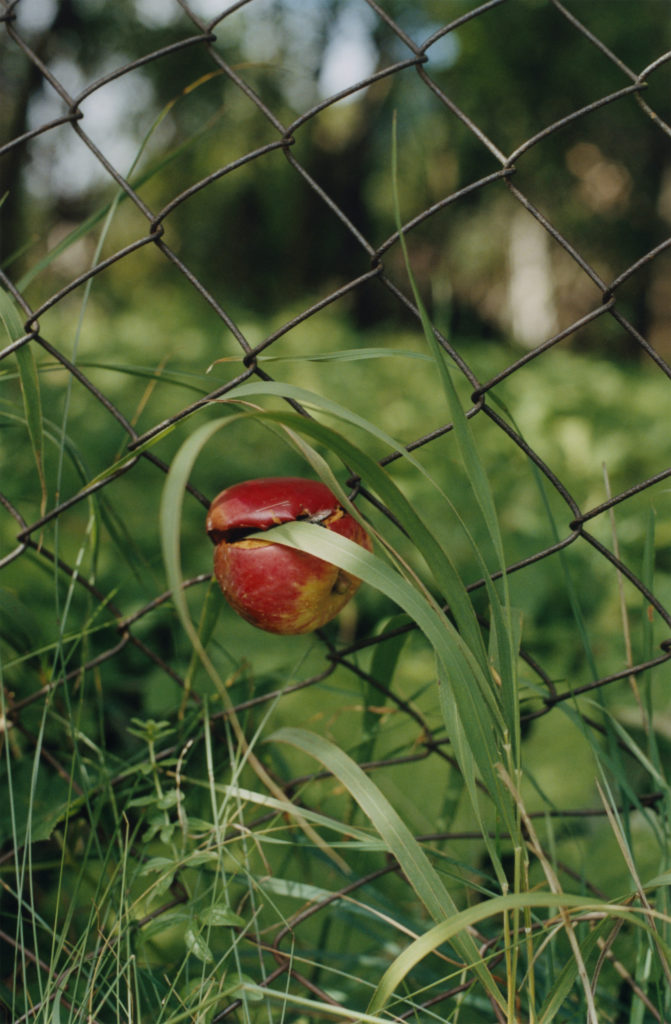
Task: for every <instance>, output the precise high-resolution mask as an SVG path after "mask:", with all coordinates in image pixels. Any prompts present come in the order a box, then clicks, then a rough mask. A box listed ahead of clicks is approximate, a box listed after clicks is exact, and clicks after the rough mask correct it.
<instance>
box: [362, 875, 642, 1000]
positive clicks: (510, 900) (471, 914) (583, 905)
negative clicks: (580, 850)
mask: <svg viewBox="0 0 671 1024" xmlns="http://www.w3.org/2000/svg"><path fill="white" fill-rule="evenodd" d="M558 906H562V907H566V908H575V909H576V910H580V911H582V912H584V913H587V912H593V913H602V914H605V915H607V916H609V917H613V918H614V917H623V918H625V919H626V920H627V921H629V922H632V923H636V924H638V925H639V926H640V927H642V928H647V927H648V926H647V925H646V923H645V922H644V921H641V920H640V918H638V919H637V918H636V916H635V914H634V913H633V911H632V908H631V907H628V906H623V905H617V904H615V905H614V904H608V903H603V902H601V901H599V900H595V899H588V898H587V897H585V896H580V895H578V894H574V893H544V892H527V893H514V894H510V895H508V896H493V897H492V898H491V899H488V900H485V901H483V902H482V903H478V904H477V905H476V906H474V907H468V909H466V910H462V911H460V912H459V913H458V914H456V915H455V916H454V917H452V918H451V919H450V920H448V921H442V922H440V923H439V924H437V925H435V926H434V927H433V928H431V929H429V931H428V932H425V933H424V935H421V936H420V937H419V938H418V939H415V941H414V942H412V943H410V945H409V946H408V947H407V948H406V949H405V950H404V951H403V952H402V953H401V954H400V955H399V956H398V957H397V958H396V960H394V962H393V963H392V964H391V966H390V967H388V968H387V970H386V971H385V973H384V974H383V976H382V978H381V980H380V983H379V985H378V987H377V989H376V992H375V995H374V996H373V998H372V1000H371V1001H370V1003H369V1005H368V1012H369V1013H372V1014H377V1013H380V1011H381V1010H382V1009H383V1008H384V1006H385V1005H386V1003H387V1002H388V1001H389V999H390V998H391V997H392V995H393V993H394V992H395V991H396V989H397V988H398V986H399V985H400V984H401V983H402V981H403V979H404V978H405V977H406V976H407V975H408V974H409V972H410V971H411V970H412V969H413V968H414V967H416V966H417V964H419V963H420V962H421V961H422V960H423V959H424V957H426V956H428V955H429V954H430V953H432V952H433V951H434V950H436V949H438V948H439V947H440V946H441V945H442V944H443V943H444V942H454V936H455V935H458V934H459V933H460V932H461V931H463V930H465V929H467V928H472V927H474V926H475V925H477V924H479V923H480V922H481V921H486V920H487V919H488V918H491V917H496V916H497V915H502V914H505V913H507V912H510V911H512V910H515V909H520V910H521V909H524V908H526V907H529V908H531V907H534V908H550V909H553V908H555V907H558Z"/></svg>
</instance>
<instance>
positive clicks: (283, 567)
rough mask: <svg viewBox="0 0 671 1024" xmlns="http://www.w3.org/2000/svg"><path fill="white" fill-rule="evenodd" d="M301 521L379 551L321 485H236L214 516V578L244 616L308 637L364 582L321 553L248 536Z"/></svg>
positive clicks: (282, 480)
mask: <svg viewBox="0 0 671 1024" xmlns="http://www.w3.org/2000/svg"><path fill="white" fill-rule="evenodd" d="M296 519H302V520H308V521H312V522H317V523H319V524H320V525H321V526H323V527H325V528H326V529H327V530H333V531H334V533H339V534H340V535H341V536H343V537H348V538H349V539H350V540H353V541H356V542H357V544H361V545H362V547H364V548H366V549H367V550H368V551H370V550H372V547H371V542H370V538H369V536H368V534H367V533H366V531H365V530H364V528H363V527H362V526H360V525H359V523H358V522H357V521H356V519H354V518H353V517H352V516H350V515H349V514H348V513H347V512H345V511H344V509H342V508H341V507H340V505H339V504H338V501H337V499H336V497H335V496H334V495H333V494H332V493H331V491H330V490H329V488H328V487H327V486H326V485H325V484H323V483H321V482H320V481H318V480H303V479H301V478H300V477H291V476H289V477H266V478H265V479H261V480H247V481H245V482H244V483H239V484H233V486H232V487H228V488H227V489H226V490H225V491H222V492H221V494H218V495H217V497H216V498H215V499H214V501H213V502H212V504H211V505H210V510H209V512H208V514H207V532H208V534H209V535H210V539H211V540H212V542H213V543H214V544H215V545H216V547H215V552H214V574H215V576H216V578H217V580H218V582H219V585H220V586H221V589H222V591H223V592H224V596H225V597H226V599H227V601H228V602H229V604H230V605H231V607H233V608H234V609H235V611H236V612H238V614H239V615H241V616H242V617H243V619H246V620H247V621H248V622H251V623H252V624H253V625H254V626H259V627H260V628H261V629H265V630H267V631H268V632H270V633H285V634H289V633H309V632H310V631H311V630H313V629H319V627H320V626H323V625H324V624H325V623H326V622H329V621H330V620H331V619H332V618H333V617H334V616H335V615H337V614H338V612H339V611H340V610H341V608H343V607H344V606H345V605H346V604H347V602H348V601H349V599H350V598H351V597H352V595H353V594H354V592H355V591H356V589H357V588H358V586H359V583H360V582H361V581H360V580H359V579H357V578H356V576H352V575H351V574H350V573H348V572H344V571H343V570H342V569H338V568H337V566H335V565H331V563H330V562H325V561H323V559H321V558H315V556H314V555H308V554H306V553H305V552H303V551H296V550H295V549H294V548H290V547H287V546H286V545H283V544H274V543H273V542H272V541H271V540H267V541H266V540H260V539H253V540H252V539H250V538H249V534H251V533H257V532H258V531H260V530H271V529H272V527H273V526H277V525H279V524H280V523H290V522H293V521H294V520H296Z"/></svg>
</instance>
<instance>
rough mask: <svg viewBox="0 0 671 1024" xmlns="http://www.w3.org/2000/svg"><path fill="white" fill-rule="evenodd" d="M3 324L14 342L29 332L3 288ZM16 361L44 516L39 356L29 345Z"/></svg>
mask: <svg viewBox="0 0 671 1024" xmlns="http://www.w3.org/2000/svg"><path fill="white" fill-rule="evenodd" d="M0 322H2V326H3V327H4V329H5V333H6V334H7V337H8V338H9V342H10V344H11V342H12V341H16V340H17V339H18V338H21V337H22V336H23V335H24V334H25V331H24V329H23V323H22V321H21V318H20V316H19V313H18V310H17V308H16V305H15V303H14V300H13V299H12V297H11V296H10V295H9V294H8V293H7V292H6V291H5V290H4V289H2V288H0ZM16 361H17V363H18V367H19V378H20V381H21V394H22V396H23V408H24V412H25V416H26V426H27V427H28V436H29V437H30V444H31V447H32V449H33V456H34V458H35V465H36V466H37V475H38V477H39V481H40V491H41V494H42V500H41V513H42V514H44V511H45V509H46V505H47V483H46V477H45V474H44V433H43V425H42V396H41V394H40V382H39V377H38V374H37V363H36V362H35V353H34V351H33V348H32V346H31V344H30V342H28V343H27V344H25V345H21V347H20V348H18V349H17V350H16Z"/></svg>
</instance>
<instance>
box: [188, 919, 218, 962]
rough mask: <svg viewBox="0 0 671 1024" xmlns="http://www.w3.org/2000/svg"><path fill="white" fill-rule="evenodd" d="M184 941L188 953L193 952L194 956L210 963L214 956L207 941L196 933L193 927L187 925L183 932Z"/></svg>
mask: <svg viewBox="0 0 671 1024" xmlns="http://www.w3.org/2000/svg"><path fill="white" fill-rule="evenodd" d="M184 943H185V945H186V948H187V950H188V952H189V953H193V955H194V956H195V957H198V959H199V960H202V961H203V963H205V964H209V963H212V961H213V960H214V957H213V955H212V950H211V949H210V947H209V946H208V944H207V942H205V940H204V939H203V938H201V936H200V935H198V934H197V933H196V932H195V931H194V929H193V928H192V927H191V926H189V927H188V928H187V929H186V931H185V932H184Z"/></svg>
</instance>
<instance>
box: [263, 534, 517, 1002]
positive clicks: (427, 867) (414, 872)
mask: <svg viewBox="0 0 671 1024" xmlns="http://www.w3.org/2000/svg"><path fill="white" fill-rule="evenodd" d="M304 525H305V524H304ZM316 529H319V527H316ZM270 741H271V742H273V743H288V744H290V745H291V746H293V747H296V748H297V749H299V750H302V751H303V752H304V753H306V754H309V755H310V756H311V757H314V758H315V760H317V761H319V762H320V763H321V764H323V765H324V767H325V768H327V769H328V771H330V772H331V773H332V774H333V775H334V776H335V777H336V778H337V779H338V780H339V781H340V782H341V783H342V784H343V785H344V786H346V787H347V789H348V790H349V792H350V793H351V794H352V796H353V798H354V799H355V800H356V802H357V803H358V805H359V807H360V808H361V810H362V811H363V812H364V813H365V814H366V815H367V817H368V818H370V820H371V822H372V823H373V826H374V827H375V829H376V830H377V831H378V832H379V834H380V835H381V837H382V838H383V840H384V841H385V843H386V844H387V847H388V849H389V851H390V853H392V854H393V856H394V857H395V858H396V860H397V861H398V864H399V866H400V868H401V870H402V871H403V873H404V874H405V876H406V878H407V879H408V881H409V882H410V884H411V885H412V887H413V889H414V890H415V892H416V893H417V895H418V896H419V898H420V899H421V901H422V903H423V904H424V906H425V907H426V909H427V910H428V912H429V913H430V914H431V916H432V917H433V918H434V920H436V921H439V922H441V923H442V925H443V926H444V925H445V924H448V923H449V922H446V921H445V919H446V918H448V919H450V920H454V919H455V918H458V917H459V912H458V910H457V907H456V904H455V903H454V901H453V899H452V897H451V896H450V894H449V893H448V891H447V889H446V888H445V886H444V885H443V882H442V880H441V878H440V876H439V875H438V873H437V872H436V870H435V868H434V867H433V865H432V864H431V861H430V860H429V858H428V857H427V856H426V854H425V853H424V851H423V850H422V848H421V846H420V845H419V843H418V842H417V840H416V839H415V837H414V836H413V834H412V833H411V832H410V830H409V829H408V827H407V825H406V824H405V822H404V821H403V820H402V819H401V817H400V816H399V815H398V814H397V812H396V811H395V810H394V808H393V807H392V806H391V804H390V803H389V801H388V800H387V798H386V797H385V796H384V795H383V794H382V793H381V792H380V790H379V789H378V787H377V786H376V785H375V784H374V783H373V782H372V781H371V780H370V779H369V778H368V776H367V775H366V773H365V772H364V771H363V770H362V769H361V768H360V767H359V766H358V764H357V763H356V762H355V761H353V760H352V758H351V757H349V755H348V754H346V753H345V752H344V751H343V750H341V749H340V748H339V747H336V746H335V744H333V743H331V741H330V740H327V739H325V738H324V737H323V736H317V735H315V734H314V733H311V732H308V731H306V730H304V729H292V728H285V729H280V730H278V731H277V732H276V733H274V734H273V735H272V736H271V737H270ZM433 930H434V929H432V932H433ZM450 938H451V941H452V945H453V946H454V948H455V949H456V950H457V952H458V953H459V955H460V956H461V957H462V958H463V960H464V962H465V964H466V966H467V967H468V968H470V969H472V970H473V971H474V972H475V973H476V974H477V976H478V979H479V980H480V982H481V983H482V985H483V987H484V988H485V991H486V992H487V993H488V994H489V995H490V996H491V997H492V998H493V999H494V1000H495V1001H496V1003H497V1004H498V1005H499V1006H500V1007H501V1008H502V1009H503V1008H504V1000H503V997H502V995H501V992H500V991H499V988H498V986H497V984H496V982H495V981H494V978H493V977H492V975H491V973H490V971H489V969H488V968H487V966H486V965H485V963H484V961H483V960H482V958H481V956H480V954H479V952H478V948H477V946H476V944H475V941H474V940H473V939H472V938H471V936H470V935H469V934H468V932H466V931H465V930H464V928H463V927H458V928H455V929H454V930H453V931H452V933H451V935H450ZM387 973H388V972H387ZM385 976H386V975H385ZM372 1005H373V1003H371V1007H372ZM378 1005H379V1006H380V1007H381V1006H382V1005H383V1002H380V1003H379V1004H378ZM368 1012H369V1013H376V1012H377V1010H372V1009H371V1008H369V1011H368Z"/></svg>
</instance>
